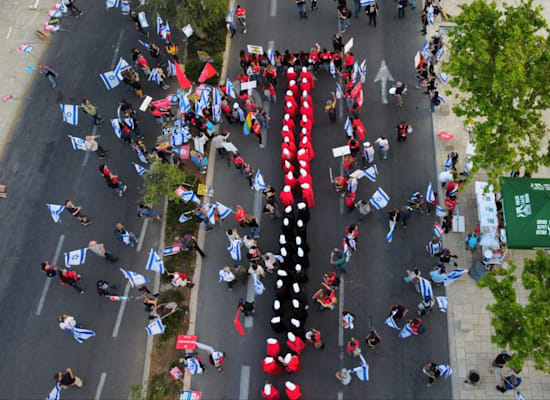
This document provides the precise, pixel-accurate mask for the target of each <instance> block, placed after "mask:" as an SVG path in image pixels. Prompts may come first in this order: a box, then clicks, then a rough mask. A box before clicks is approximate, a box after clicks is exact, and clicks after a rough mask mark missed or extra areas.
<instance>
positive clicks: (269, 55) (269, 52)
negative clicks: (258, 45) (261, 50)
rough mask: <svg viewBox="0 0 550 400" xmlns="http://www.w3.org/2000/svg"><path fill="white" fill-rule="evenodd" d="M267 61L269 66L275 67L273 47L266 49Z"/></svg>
mask: <svg viewBox="0 0 550 400" xmlns="http://www.w3.org/2000/svg"><path fill="white" fill-rule="evenodd" d="M267 59H268V60H269V63H270V64H271V65H273V66H275V50H273V47H270V48H269V49H267Z"/></svg>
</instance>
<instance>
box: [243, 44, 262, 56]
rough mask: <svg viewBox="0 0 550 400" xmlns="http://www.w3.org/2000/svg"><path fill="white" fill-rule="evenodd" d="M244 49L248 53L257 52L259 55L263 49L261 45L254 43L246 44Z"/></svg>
mask: <svg viewBox="0 0 550 400" xmlns="http://www.w3.org/2000/svg"><path fill="white" fill-rule="evenodd" d="M246 49H247V51H248V52H249V53H252V54H259V55H262V54H264V49H263V47H262V46H258V45H256V44H247V45H246Z"/></svg>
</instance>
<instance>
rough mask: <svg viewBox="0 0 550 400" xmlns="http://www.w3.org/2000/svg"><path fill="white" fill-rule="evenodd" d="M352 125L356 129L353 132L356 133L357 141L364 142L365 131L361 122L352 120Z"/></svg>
mask: <svg viewBox="0 0 550 400" xmlns="http://www.w3.org/2000/svg"><path fill="white" fill-rule="evenodd" d="M352 125H354V126H355V127H356V129H355V132H357V137H358V138H359V140H360V141H363V140H365V132H366V129H365V125H363V123H362V122H361V120H360V119H354V120H353V122H352Z"/></svg>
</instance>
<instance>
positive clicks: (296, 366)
mask: <svg viewBox="0 0 550 400" xmlns="http://www.w3.org/2000/svg"><path fill="white" fill-rule="evenodd" d="M278 360H279V362H280V363H281V364H282V365H283V366H284V367H285V369H286V371H287V372H290V373H295V372H298V371H300V357H298V356H297V355H294V354H291V353H286V354H285V356H284V357H282V356H279V357H278Z"/></svg>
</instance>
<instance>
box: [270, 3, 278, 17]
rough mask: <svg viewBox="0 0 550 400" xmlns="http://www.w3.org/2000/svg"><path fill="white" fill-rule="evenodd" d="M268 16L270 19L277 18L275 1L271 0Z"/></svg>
mask: <svg viewBox="0 0 550 400" xmlns="http://www.w3.org/2000/svg"><path fill="white" fill-rule="evenodd" d="M269 16H270V17H275V16H277V0H271V7H270V9H269Z"/></svg>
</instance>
